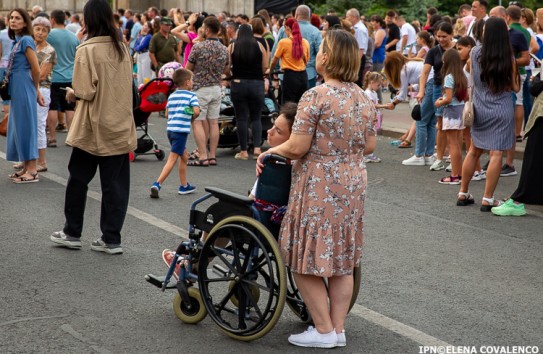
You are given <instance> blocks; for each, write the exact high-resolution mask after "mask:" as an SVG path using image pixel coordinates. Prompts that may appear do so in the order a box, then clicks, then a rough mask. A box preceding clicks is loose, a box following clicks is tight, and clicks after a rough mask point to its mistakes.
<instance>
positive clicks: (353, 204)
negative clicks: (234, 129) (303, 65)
mask: <svg viewBox="0 0 543 354" xmlns="http://www.w3.org/2000/svg"><path fill="white" fill-rule="evenodd" d="M316 67H317V71H318V72H319V74H321V75H322V76H323V78H324V84H323V85H320V86H317V87H315V88H313V89H310V90H309V91H307V92H306V93H305V94H304V95H303V96H302V98H301V100H300V102H299V104H298V112H297V115H296V120H295V122H294V126H293V127H292V134H291V136H290V138H289V140H287V141H286V142H285V143H283V144H281V145H279V146H276V147H273V148H271V149H269V150H268V151H267V152H266V153H264V154H261V155H260V156H259V158H258V161H257V173H258V174H259V173H260V172H261V170H262V168H263V163H262V161H263V158H264V156H265V155H267V154H279V155H283V156H286V157H288V158H290V159H295V160H298V161H296V163H295V165H294V167H293V172H292V185H291V189H290V198H289V203H288V210H287V212H286V215H285V217H284V219H283V223H282V225H281V233H280V237H279V243H280V248H281V252H282V255H283V258H284V260H285V263H286V264H287V265H288V266H289V267H290V269H291V271H292V273H293V274H294V279H295V281H296V284H297V286H298V289H299V290H300V293H301V295H302V298H303V299H304V302H305V303H306V304H307V306H308V309H309V312H310V313H311V317H312V318H313V322H314V324H315V328H313V327H309V329H308V330H307V331H305V332H303V333H301V334H296V335H291V336H290V337H289V339H288V340H289V342H290V343H292V344H294V345H297V346H302V347H319V348H333V347H336V346H345V345H346V339H345V331H344V325H345V317H346V316H347V312H348V309H349V303H350V300H351V296H352V293H353V276H352V275H353V271H354V268H355V267H358V266H359V263H360V257H361V251H362V239H363V235H364V223H363V217H364V198H365V192H366V184H367V177H366V166H365V164H364V154H370V153H371V152H372V151H373V149H374V148H375V144H376V138H375V123H376V110H375V107H374V106H373V104H372V103H371V101H370V100H369V99H368V97H367V96H366V95H365V94H364V91H363V90H362V89H361V88H359V87H358V86H357V85H356V84H355V83H354V82H355V81H356V80H357V79H358V70H359V67H360V59H359V53H358V45H357V42H356V40H355V38H354V37H353V36H352V35H351V34H349V33H347V32H345V31H328V32H327V33H326V35H325V37H324V40H323V42H322V45H321V47H320V49H319V52H318V54H317V59H316ZM323 278H327V279H328V288H326V286H325V283H324V282H323Z"/></svg>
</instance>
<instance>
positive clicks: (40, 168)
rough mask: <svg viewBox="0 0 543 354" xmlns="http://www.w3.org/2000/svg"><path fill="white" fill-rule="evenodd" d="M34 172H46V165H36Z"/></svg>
mask: <svg viewBox="0 0 543 354" xmlns="http://www.w3.org/2000/svg"><path fill="white" fill-rule="evenodd" d="M36 172H47V165H38V168H37V169H36Z"/></svg>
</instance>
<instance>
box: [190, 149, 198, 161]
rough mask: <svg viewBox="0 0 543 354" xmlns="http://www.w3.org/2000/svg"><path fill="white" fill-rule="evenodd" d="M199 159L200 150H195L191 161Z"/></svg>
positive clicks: (191, 155)
mask: <svg viewBox="0 0 543 354" xmlns="http://www.w3.org/2000/svg"><path fill="white" fill-rule="evenodd" d="M199 158H200V155H199V154H198V150H193V151H192V152H191V153H190V155H189V160H199Z"/></svg>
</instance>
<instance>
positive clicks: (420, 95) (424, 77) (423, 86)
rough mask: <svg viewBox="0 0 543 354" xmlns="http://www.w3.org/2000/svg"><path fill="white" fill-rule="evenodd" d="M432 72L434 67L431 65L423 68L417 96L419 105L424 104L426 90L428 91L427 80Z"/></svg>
mask: <svg viewBox="0 0 543 354" xmlns="http://www.w3.org/2000/svg"><path fill="white" fill-rule="evenodd" d="M430 70H432V66H431V65H430V64H424V66H423V67H422V73H421V74H420V80H419V93H418V94H417V101H419V103H421V102H422V99H423V98H424V90H425V89H426V80H428V75H429V74H430Z"/></svg>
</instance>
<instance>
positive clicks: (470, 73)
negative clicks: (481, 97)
mask: <svg viewBox="0 0 543 354" xmlns="http://www.w3.org/2000/svg"><path fill="white" fill-rule="evenodd" d="M472 60H473V59H472ZM469 76H470V79H471V87H470V90H469V100H470V101H471V104H473V86H475V82H473V62H471V61H470V63H469Z"/></svg>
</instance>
